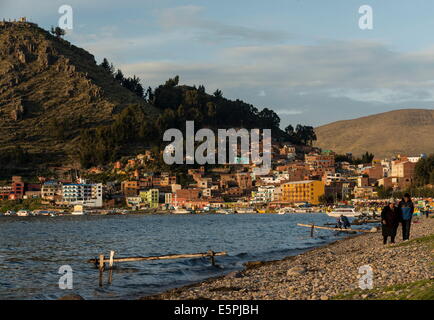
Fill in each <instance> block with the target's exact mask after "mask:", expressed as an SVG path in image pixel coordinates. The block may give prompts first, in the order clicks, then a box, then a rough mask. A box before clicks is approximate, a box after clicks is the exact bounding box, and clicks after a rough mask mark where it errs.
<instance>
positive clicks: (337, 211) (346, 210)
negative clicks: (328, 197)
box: [327, 206, 360, 218]
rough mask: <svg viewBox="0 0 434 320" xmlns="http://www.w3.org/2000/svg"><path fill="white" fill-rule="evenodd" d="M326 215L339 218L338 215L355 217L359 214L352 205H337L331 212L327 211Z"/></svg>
mask: <svg viewBox="0 0 434 320" xmlns="http://www.w3.org/2000/svg"><path fill="white" fill-rule="evenodd" d="M327 215H328V216H329V217H333V218H339V217H340V216H342V215H343V216H345V217H350V218H353V217H357V216H359V215H360V212H357V211H356V209H355V208H354V207H349V206H348V207H337V208H334V209H333V210H332V211H331V212H327Z"/></svg>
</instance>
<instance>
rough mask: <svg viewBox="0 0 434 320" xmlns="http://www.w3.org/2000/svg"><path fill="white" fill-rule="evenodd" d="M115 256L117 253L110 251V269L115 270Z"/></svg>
mask: <svg viewBox="0 0 434 320" xmlns="http://www.w3.org/2000/svg"><path fill="white" fill-rule="evenodd" d="M114 256H115V252H114V251H113V250H112V251H110V259H109V267H110V269H112V268H113V258H114Z"/></svg>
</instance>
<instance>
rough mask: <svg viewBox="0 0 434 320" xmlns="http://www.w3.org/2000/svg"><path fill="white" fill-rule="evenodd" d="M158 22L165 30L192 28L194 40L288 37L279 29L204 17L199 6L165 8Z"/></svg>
mask: <svg viewBox="0 0 434 320" xmlns="http://www.w3.org/2000/svg"><path fill="white" fill-rule="evenodd" d="M159 23H160V25H161V26H162V27H163V28H164V29H166V30H180V29H185V30H190V31H191V30H192V31H194V36H195V38H196V40H199V41H205V42H211V43H216V42H222V41H237V42H239V41H242V42H252V41H253V42H261V43H262V42H267V43H272V42H281V41H284V40H286V39H288V38H289V37H290V34H288V33H287V32H285V31H281V30H259V29H256V28H250V27H245V26H239V25H231V24H225V23H222V22H219V21H215V20H211V19H206V18H204V9H203V8H202V7H199V6H193V5H189V6H180V7H175V8H167V9H164V10H162V11H161V12H160V14H159Z"/></svg>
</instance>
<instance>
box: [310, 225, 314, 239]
mask: <svg viewBox="0 0 434 320" xmlns="http://www.w3.org/2000/svg"><path fill="white" fill-rule="evenodd" d="M314 230H315V225H314V224H312V228H311V229H310V237H311V238H313V231H314Z"/></svg>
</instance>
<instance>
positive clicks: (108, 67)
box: [100, 58, 114, 74]
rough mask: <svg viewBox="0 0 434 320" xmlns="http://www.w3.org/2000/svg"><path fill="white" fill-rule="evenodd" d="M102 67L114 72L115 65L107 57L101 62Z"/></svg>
mask: <svg viewBox="0 0 434 320" xmlns="http://www.w3.org/2000/svg"><path fill="white" fill-rule="evenodd" d="M100 66H101V67H103V68H104V70H106V71H107V72H108V73H110V74H113V73H114V67H113V64H110V63H109V61H108V60H107V58H104V59H103V60H102V62H101V64H100Z"/></svg>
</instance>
